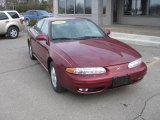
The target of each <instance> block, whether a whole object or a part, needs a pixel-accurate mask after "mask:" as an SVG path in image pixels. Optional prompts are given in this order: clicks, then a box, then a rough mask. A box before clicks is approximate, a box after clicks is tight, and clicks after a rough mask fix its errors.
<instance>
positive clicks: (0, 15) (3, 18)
mask: <svg viewBox="0 0 160 120" xmlns="http://www.w3.org/2000/svg"><path fill="white" fill-rule="evenodd" d="M8 23H9V18H8V16H7V15H6V14H5V13H4V12H0V28H1V29H0V34H4V33H6V32H7V30H6V29H7V28H6V26H7V24H8Z"/></svg>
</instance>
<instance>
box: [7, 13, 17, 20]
mask: <svg viewBox="0 0 160 120" xmlns="http://www.w3.org/2000/svg"><path fill="white" fill-rule="evenodd" d="M8 14H9V15H10V16H11V17H12V18H13V19H16V18H19V15H18V14H17V13H16V12H8Z"/></svg>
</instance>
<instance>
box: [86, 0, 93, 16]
mask: <svg viewBox="0 0 160 120" xmlns="http://www.w3.org/2000/svg"><path fill="white" fill-rule="evenodd" d="M91 6H92V5H91V0H85V14H91V13H92V12H91V8H92V7H91Z"/></svg>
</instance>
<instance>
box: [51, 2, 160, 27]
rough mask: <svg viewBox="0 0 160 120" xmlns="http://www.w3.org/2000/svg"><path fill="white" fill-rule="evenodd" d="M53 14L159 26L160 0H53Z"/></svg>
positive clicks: (107, 22) (95, 20)
mask: <svg viewBox="0 0 160 120" xmlns="http://www.w3.org/2000/svg"><path fill="white" fill-rule="evenodd" d="M53 8H54V14H58V15H65V16H68V15H69V16H72V15H73V16H82V17H85V18H89V19H91V20H93V21H94V22H96V23H97V24H99V25H112V24H115V23H116V24H128V25H149V26H160V0H53Z"/></svg>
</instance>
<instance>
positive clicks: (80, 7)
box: [76, 0, 84, 14]
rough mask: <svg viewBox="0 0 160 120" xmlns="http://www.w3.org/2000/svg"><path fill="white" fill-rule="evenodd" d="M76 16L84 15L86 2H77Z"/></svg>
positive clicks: (78, 0) (80, 0)
mask: <svg viewBox="0 0 160 120" xmlns="http://www.w3.org/2000/svg"><path fill="white" fill-rule="evenodd" d="M76 14H84V0H76Z"/></svg>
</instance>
